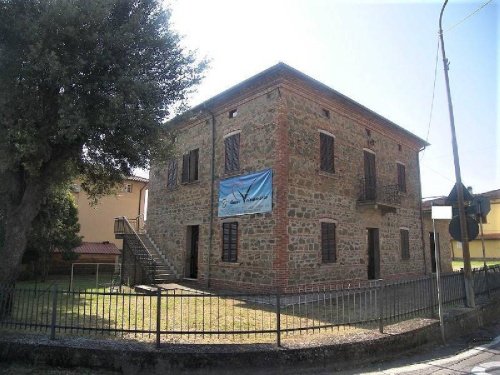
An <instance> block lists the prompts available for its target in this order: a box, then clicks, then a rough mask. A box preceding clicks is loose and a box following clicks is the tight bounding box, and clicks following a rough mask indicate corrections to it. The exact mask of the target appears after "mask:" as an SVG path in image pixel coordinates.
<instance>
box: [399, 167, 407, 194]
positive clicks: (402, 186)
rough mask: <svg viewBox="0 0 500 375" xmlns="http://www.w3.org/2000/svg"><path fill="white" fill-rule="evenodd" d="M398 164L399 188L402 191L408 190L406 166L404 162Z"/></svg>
mask: <svg viewBox="0 0 500 375" xmlns="http://www.w3.org/2000/svg"><path fill="white" fill-rule="evenodd" d="M397 165H398V189H399V191H401V192H406V168H405V166H404V165H403V164H399V163H398V164H397Z"/></svg>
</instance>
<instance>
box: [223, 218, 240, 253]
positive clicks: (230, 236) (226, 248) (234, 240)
mask: <svg viewBox="0 0 500 375" xmlns="http://www.w3.org/2000/svg"><path fill="white" fill-rule="evenodd" d="M222 260H223V261H224V262H236V261H237V260H238V223H237V222H232V223H223V224H222Z"/></svg>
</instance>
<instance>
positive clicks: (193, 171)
mask: <svg viewBox="0 0 500 375" xmlns="http://www.w3.org/2000/svg"><path fill="white" fill-rule="evenodd" d="M189 181H190V182H191V181H198V149H196V150H192V151H191V152H190V153H189Z"/></svg>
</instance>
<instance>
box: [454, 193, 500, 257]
mask: <svg viewBox="0 0 500 375" xmlns="http://www.w3.org/2000/svg"><path fill="white" fill-rule="evenodd" d="M478 195H480V196H484V197H487V198H489V199H490V208H491V209H490V212H489V213H488V215H487V216H486V221H484V222H483V232H484V245H485V246H484V247H485V257H486V259H490V260H498V259H500V189H497V190H492V191H488V192H486V193H482V194H475V196H478ZM480 235H481V231H479V236H478V237H477V238H476V239H475V240H473V241H470V242H469V251H470V257H471V259H478V260H480V259H483V246H482V243H481V238H480ZM451 244H452V254H453V258H454V259H457V260H462V259H463V253H462V243H461V242H458V241H455V240H452V241H451Z"/></svg>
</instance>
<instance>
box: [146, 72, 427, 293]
mask: <svg viewBox="0 0 500 375" xmlns="http://www.w3.org/2000/svg"><path fill="white" fill-rule="evenodd" d="M170 129H171V130H172V131H174V132H175V134H176V142H175V144H176V152H177V154H176V155H175V157H174V158H173V159H172V160H170V161H168V163H153V167H152V173H151V176H150V190H149V208H148V220H147V230H148V233H149V234H150V236H151V237H152V238H153V239H154V241H155V242H156V243H157V245H158V247H159V249H160V250H161V251H162V252H163V253H164V254H165V255H166V256H167V257H168V258H169V259H170V260H171V262H172V264H173V265H174V267H175V268H176V270H177V272H179V273H180V274H181V275H183V276H185V277H191V278H195V279H196V280H197V281H198V282H199V283H201V284H204V285H210V286H212V287H220V288H225V289H233V290H246V291H276V290H279V291H291V290H303V289H304V288H308V287H313V286H314V287H318V286H319V287H323V286H324V287H329V286H332V285H338V284H339V283H342V284H346V283H358V282H368V281H369V280H370V279H379V278H383V279H388V278H401V277H407V276H415V275H421V274H424V273H427V272H429V270H430V260H429V259H428V258H429V256H428V254H427V256H426V254H425V252H424V251H425V249H424V240H423V229H422V217H421V209H420V204H421V192H420V175H419V165H418V154H419V151H420V150H421V149H422V148H423V147H424V146H425V145H426V142H425V141H423V140H421V139H420V138H418V137H416V136H415V135H413V134H411V133H410V132H408V131H406V130H405V129H403V128H401V127H399V126H398V125H396V124H394V123H392V122H390V121H389V120H387V119H385V118H383V117H382V116H380V115H378V114H376V113H374V112H372V111H371V110H369V109H367V108H365V107H363V106H361V105H360V104H358V103H356V102H354V101H353V100H351V99H349V98H347V97H345V96H343V95H342V94H340V93H338V92H336V91H335V90H332V89H331V88H328V87H327V86H325V85H323V84H322V83H320V82H318V81H316V80H314V79H312V78H310V77H308V76H306V75H304V74H303V73H301V72H299V71H297V70H295V69H293V68H291V67H289V66H287V65H285V64H282V63H280V64H277V65H275V66H273V67H271V68H269V69H267V70H266V71H264V72H262V73H260V74H257V75H256V76H254V77H252V78H250V79H248V80H246V81H244V82H242V83H240V84H238V85H237V86H235V87H233V88H231V89H229V90H227V91H225V92H223V93H221V94H219V95H217V96H215V97H214V98H212V99H210V100H208V101H206V102H205V103H203V104H201V105H199V106H197V107H195V108H193V109H191V110H190V111H188V112H187V113H185V114H183V115H181V116H179V117H177V118H175V119H174V120H172V121H171V123H170ZM234 134H239V138H238V141H239V147H238V149H237V155H236V157H237V158H238V162H239V166H238V169H237V170H233V171H230V172H226V169H227V168H225V163H227V161H226V159H227V155H226V153H227V151H226V147H228V146H227V142H225V140H226V139H227V138H228V137H230V136H232V135H234ZM322 139H325V140H326V141H325V143H324V144H325V145H326V144H327V143H328V142H329V143H328V146H324V145H322V142H323V141H322ZM325 147H326V148H325ZM195 150H198V151H197V154H194V158H193V153H192V151H195ZM325 150H327V151H326V153H325ZM233 151H234V150H233ZM190 152H191V162H189V161H188V160H189V159H190V158H189V157H186V155H190ZM233 157H234V155H233ZM322 158H323V159H322ZM195 159H196V160H195ZM212 161H213V165H212ZM188 163H190V164H189V165H190V168H191V169H192V168H196V171H195V172H197V173H196V174H197V176H196V175H195V174H193V173H195V172H193V170H191V171H189V170H186V169H185V168H186V164H188ZM325 163H326V164H325ZM323 165H327V166H328V170H325V168H324V167H323ZM267 168H270V169H272V172H273V182H272V183H273V187H272V194H273V201H272V202H273V205H272V211H271V212H265V213H257V214H248V215H239V216H234V217H224V218H219V217H218V216H217V214H218V195H219V183H220V181H221V180H224V179H227V178H229V177H234V176H239V175H246V174H249V173H254V172H258V171H261V170H264V169H267ZM183 171H184V173H191V175H190V176H188V175H186V176H184V177H183ZM188 177H191V178H188ZM186 180H187V181H186ZM224 223H237V227H236V226H234V227H233V228H237V233H233V232H230V231H227V233H226V235H224V233H223V227H224ZM325 223H326V224H325ZM227 227H228V226H227ZM231 241H232V242H231ZM228 243H230V245H228ZM224 246H226V247H224ZM231 246H232V247H231ZM229 247H231V251H233V252H234V254H235V258H234V259H232V260H231V261H228V260H227V259H224V256H223V249H224V248H226V249H229ZM325 254H327V255H326V258H325ZM325 259H328V261H325Z"/></svg>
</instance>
